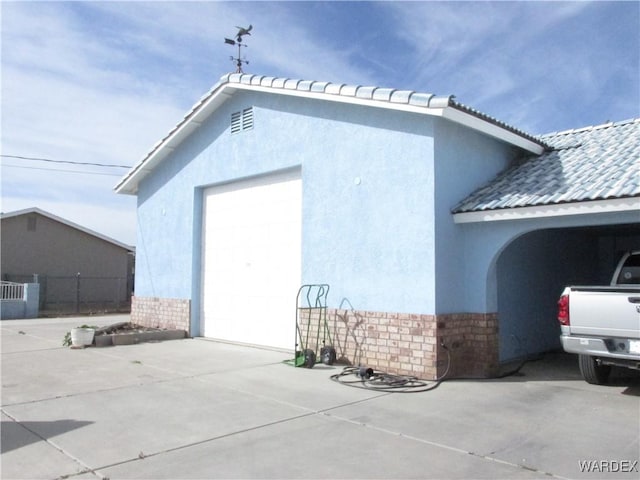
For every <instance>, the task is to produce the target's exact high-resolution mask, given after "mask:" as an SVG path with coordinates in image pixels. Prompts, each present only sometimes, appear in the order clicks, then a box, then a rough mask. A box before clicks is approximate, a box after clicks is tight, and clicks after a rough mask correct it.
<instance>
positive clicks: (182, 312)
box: [131, 297, 191, 333]
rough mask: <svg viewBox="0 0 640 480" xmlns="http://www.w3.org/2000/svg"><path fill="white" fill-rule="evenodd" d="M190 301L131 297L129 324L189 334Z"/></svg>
mask: <svg viewBox="0 0 640 480" xmlns="http://www.w3.org/2000/svg"><path fill="white" fill-rule="evenodd" d="M190 321H191V300H188V299H181V298H157V297H132V298H131V322H132V323H135V324H137V325H142V326H144V327H152V328H166V329H172V330H184V331H186V332H187V333H189V324H190Z"/></svg>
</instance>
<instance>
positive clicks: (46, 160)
mask: <svg viewBox="0 0 640 480" xmlns="http://www.w3.org/2000/svg"><path fill="white" fill-rule="evenodd" d="M0 157H4V158H17V159H19V160H33V161H36V162H50V163H67V164H70V165H90V166H92V167H110V168H131V166H129V165H112V164H108V163H91V162H74V161H71V160H52V159H51V158H37V157H23V156H21V155H0Z"/></svg>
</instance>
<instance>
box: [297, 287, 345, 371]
mask: <svg viewBox="0 0 640 480" xmlns="http://www.w3.org/2000/svg"><path fill="white" fill-rule="evenodd" d="M328 294H329V285H327V284H326V283H320V284H308V285H302V286H301V287H300V289H299V290H298V295H297V296H296V345H295V352H296V353H295V359H294V366H296V367H306V368H313V366H314V365H315V364H316V359H317V357H316V352H317V351H318V348H319V349H320V360H321V361H322V363H324V364H325V365H333V364H334V362H335V361H336V349H335V348H333V342H332V341H331V332H330V331H329V324H328V323H327V295H328ZM314 335H315V343H311V342H313V340H314ZM321 335H322V346H321V344H320V336H321Z"/></svg>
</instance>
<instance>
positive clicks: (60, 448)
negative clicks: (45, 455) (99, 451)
mask: <svg viewBox="0 0 640 480" xmlns="http://www.w3.org/2000/svg"><path fill="white" fill-rule="evenodd" d="M0 411H2V413H3V414H4V415H6V416H7V417H9V418H10V419H11V421H13V422H15V423H17V424H18V425H20V426H21V427H22V428H24V429H25V430H26V431H27V432H29V433H31V434H32V435H34V436H36V437H37V438H39V439H40V440H42V441H43V442H44V443H46V444H47V445H49V446H51V447H53V448H54V449H56V450H57V451H59V452H60V453H61V454H63V455H64V456H65V457H67V458H69V459H70V460H72V461H73V462H75V463H77V464H78V465H79V466H80V467H82V468H81V470H80V471H78V472H74V473H70V474H68V475H64V476H61V477H59V478H66V477H71V476H76V475H82V474H84V473H95V472H94V471H93V470H92V469H91V468H90V467H89V466H88V465H85V464H84V463H82V461H81V460H80V459H79V458H76V457H74V456H73V455H71V454H70V453H69V452H67V451H66V450H64V449H63V448H62V447H60V446H58V445H56V444H55V443H54V442H52V441H51V440H49V439H48V438H45V437H43V436H42V435H40V434H38V432H36V431H34V430H31V429H30V428H29V427H27V426H25V425H24V424H23V423H22V422H20V420H18V419H17V418H16V417H14V416H13V415H11V414H9V413H8V412H7V411H5V410H4V408H2V409H0Z"/></svg>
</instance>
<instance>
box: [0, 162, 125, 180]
mask: <svg viewBox="0 0 640 480" xmlns="http://www.w3.org/2000/svg"><path fill="white" fill-rule="evenodd" d="M2 167H3V168H4V167H11V168H26V169H28V170H47V171H50V172H61V173H82V174H83V175H106V176H109V177H121V176H122V175H120V174H118V173H101V172H87V171H84V172H83V171H82V170H59V169H57V168H44V167H27V166H25V165H2Z"/></svg>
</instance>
